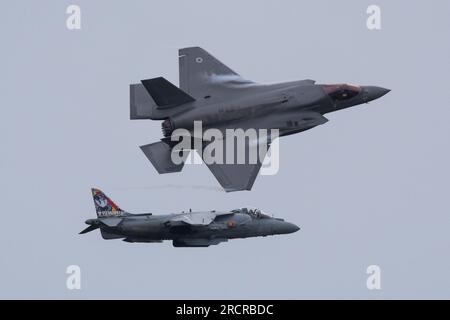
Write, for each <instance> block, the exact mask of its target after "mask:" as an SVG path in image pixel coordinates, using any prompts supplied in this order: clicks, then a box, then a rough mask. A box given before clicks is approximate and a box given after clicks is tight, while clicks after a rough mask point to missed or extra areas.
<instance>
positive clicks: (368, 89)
mask: <svg viewBox="0 0 450 320" xmlns="http://www.w3.org/2000/svg"><path fill="white" fill-rule="evenodd" d="M363 90H364V101H365V102H369V101H372V100H375V99H378V98H381V97H382V96H384V95H385V94H386V93H388V92H389V91H391V90H389V89H386V88H382V87H374V86H365V87H363Z"/></svg>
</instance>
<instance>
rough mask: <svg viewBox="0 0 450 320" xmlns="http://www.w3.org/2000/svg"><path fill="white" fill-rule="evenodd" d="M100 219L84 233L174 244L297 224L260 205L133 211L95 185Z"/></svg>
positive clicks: (200, 243)
mask: <svg viewBox="0 0 450 320" xmlns="http://www.w3.org/2000/svg"><path fill="white" fill-rule="evenodd" d="M92 196H93V198H94V203H95V210H96V211H97V219H89V220H86V224H88V225H89V227H87V228H86V229H84V230H83V231H81V232H80V234H84V233H87V232H90V231H92V230H96V229H100V232H101V235H102V237H103V239H123V241H125V242H147V243H151V242H162V241H163V240H172V241H173V246H174V247H208V246H210V245H215V244H219V243H221V242H225V241H228V239H236V238H249V237H259V236H263V237H265V236H269V235H276V234H287V233H293V232H296V231H298V230H299V227H297V226H296V225H295V224H292V223H289V222H286V221H284V220H283V219H279V218H272V217H269V216H268V215H266V214H264V213H262V212H261V211H260V210H258V209H254V208H243V209H236V210H231V211H223V212H219V211H207V212H192V211H189V212H182V213H178V214H167V215H152V214H151V213H143V214H131V213H128V212H126V211H123V210H122V209H120V208H119V207H118V206H117V205H116V204H115V203H114V202H113V201H112V200H111V199H109V198H108V197H107V196H106V195H105V194H104V193H103V192H102V191H100V190H98V189H92Z"/></svg>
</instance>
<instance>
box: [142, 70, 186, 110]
mask: <svg viewBox="0 0 450 320" xmlns="http://www.w3.org/2000/svg"><path fill="white" fill-rule="evenodd" d="M141 82H142V84H143V85H144V87H145V89H146V90H147V91H148V93H149V94H150V95H151V96H152V98H153V100H154V101H155V103H156V104H157V105H158V107H161V108H170V107H175V106H179V105H182V104H185V103H189V102H192V101H195V99H194V98H192V97H191V96H190V95H188V94H187V93H186V92H184V91H183V90H181V89H179V88H177V87H176V86H175V85H173V84H172V83H170V82H169V81H167V80H166V79H164V78H163V77H158V78H153V79H147V80H141Z"/></svg>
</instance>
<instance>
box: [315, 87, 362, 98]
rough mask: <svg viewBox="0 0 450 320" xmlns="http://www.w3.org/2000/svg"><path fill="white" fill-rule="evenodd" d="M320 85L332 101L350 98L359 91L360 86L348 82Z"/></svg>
mask: <svg viewBox="0 0 450 320" xmlns="http://www.w3.org/2000/svg"><path fill="white" fill-rule="evenodd" d="M322 87H323V89H324V90H325V92H326V93H327V94H328V95H329V96H330V98H331V99H333V100H334V101H342V100H347V99H351V98H353V97H355V96H357V95H358V94H359V93H360V92H361V88H360V87H358V86H353V85H349V84H325V85H322Z"/></svg>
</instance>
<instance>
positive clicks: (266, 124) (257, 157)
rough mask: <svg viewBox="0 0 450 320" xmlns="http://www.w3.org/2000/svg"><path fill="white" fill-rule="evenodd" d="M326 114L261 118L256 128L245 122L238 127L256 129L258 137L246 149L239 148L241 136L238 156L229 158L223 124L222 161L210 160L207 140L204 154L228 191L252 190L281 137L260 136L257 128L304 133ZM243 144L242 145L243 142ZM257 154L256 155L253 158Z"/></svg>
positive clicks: (209, 166) (235, 151)
mask: <svg viewBox="0 0 450 320" xmlns="http://www.w3.org/2000/svg"><path fill="white" fill-rule="evenodd" d="M327 121H328V119H326V118H325V117H324V116H322V115H321V114H319V113H316V112H303V113H295V114H288V115H283V116H281V117H280V118H279V119H273V118H271V119H261V120H258V122H255V123H257V125H258V128H254V127H252V126H253V122H249V121H246V122H241V123H239V124H237V125H235V128H240V129H242V130H244V131H246V130H247V129H255V130H256V133H257V136H256V139H253V140H252V139H245V145H244V148H239V143H238V141H237V139H235V141H234V144H233V145H234V152H233V156H234V157H229V160H232V161H227V160H228V159H227V152H229V151H230V150H227V147H226V146H227V141H226V140H227V139H229V137H227V136H226V128H224V127H221V128H217V129H219V130H220V131H221V132H222V134H223V137H224V140H223V141H222V144H217V145H218V147H219V148H220V147H222V154H223V157H222V162H218V161H211V160H213V159H206V157H207V156H208V152H206V151H207V149H208V147H209V144H210V143H209V142H204V143H203V148H202V150H201V154H200V156H201V157H202V158H203V161H204V162H205V164H206V165H207V166H208V168H209V170H211V172H212V174H213V175H214V177H215V178H216V179H217V181H219V183H220V185H221V186H222V187H223V188H224V189H225V191H227V192H231V191H240V190H251V188H252V186H253V184H254V182H255V179H256V177H257V175H258V172H259V170H260V168H261V166H262V164H263V162H264V158H265V156H266V154H267V152H268V150H269V148H270V144H271V142H272V140H273V139H275V138H277V137H270V132H267V136H258V134H259V133H260V131H258V130H257V129H279V134H280V135H287V134H290V133H294V132H300V131H303V130H307V129H309V128H312V127H315V126H317V125H320V124H323V123H325V122H327ZM241 146H242V145H241ZM242 153H243V154H244V155H243V156H244V159H243V160H244V161H241V162H239V161H238V156H239V155H241V156H242ZM216 154H217V151H216ZM252 155H253V157H251V156H252Z"/></svg>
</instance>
